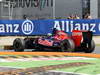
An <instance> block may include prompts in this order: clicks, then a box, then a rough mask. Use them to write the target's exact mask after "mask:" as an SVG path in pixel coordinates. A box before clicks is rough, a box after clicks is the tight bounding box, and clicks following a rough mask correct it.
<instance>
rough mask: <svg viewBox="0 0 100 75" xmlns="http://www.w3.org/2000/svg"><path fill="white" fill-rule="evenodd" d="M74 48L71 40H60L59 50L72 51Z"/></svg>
mask: <svg viewBox="0 0 100 75" xmlns="http://www.w3.org/2000/svg"><path fill="white" fill-rule="evenodd" d="M74 49H75V44H74V42H73V40H71V39H66V40H63V41H62V42H61V51H62V52H73V51H74Z"/></svg>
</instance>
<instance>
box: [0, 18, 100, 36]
mask: <svg viewBox="0 0 100 75" xmlns="http://www.w3.org/2000/svg"><path fill="white" fill-rule="evenodd" d="M52 28H57V29H58V30H63V31H65V32H67V33H69V34H70V33H71V32H72V30H90V31H93V33H94V35H100V20H97V19H93V20H81V19H79V20H67V19H59V20H52V19H51V20H0V35H46V34H48V33H51V32H52Z"/></svg>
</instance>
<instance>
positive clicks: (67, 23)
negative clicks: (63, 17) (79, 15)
mask: <svg viewBox="0 0 100 75" xmlns="http://www.w3.org/2000/svg"><path fill="white" fill-rule="evenodd" d="M66 32H69V21H66Z"/></svg>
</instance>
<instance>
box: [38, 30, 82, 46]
mask: <svg viewBox="0 0 100 75" xmlns="http://www.w3.org/2000/svg"><path fill="white" fill-rule="evenodd" d="M65 39H72V40H73V41H74V43H75V47H79V46H80V45H81V41H82V31H79V30H73V31H72V34H71V36H70V35H68V34H67V33H65V32H64V31H56V33H55V34H54V35H53V36H51V37H50V38H40V39H39V40H38V43H39V44H41V45H45V46H53V43H54V42H60V41H63V40H65Z"/></svg>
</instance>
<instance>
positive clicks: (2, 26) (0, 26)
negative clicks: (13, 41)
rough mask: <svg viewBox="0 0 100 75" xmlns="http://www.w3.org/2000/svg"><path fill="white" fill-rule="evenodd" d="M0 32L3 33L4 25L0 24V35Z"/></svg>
mask: <svg viewBox="0 0 100 75" xmlns="http://www.w3.org/2000/svg"><path fill="white" fill-rule="evenodd" d="M1 32H5V29H4V24H0V33H1Z"/></svg>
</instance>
